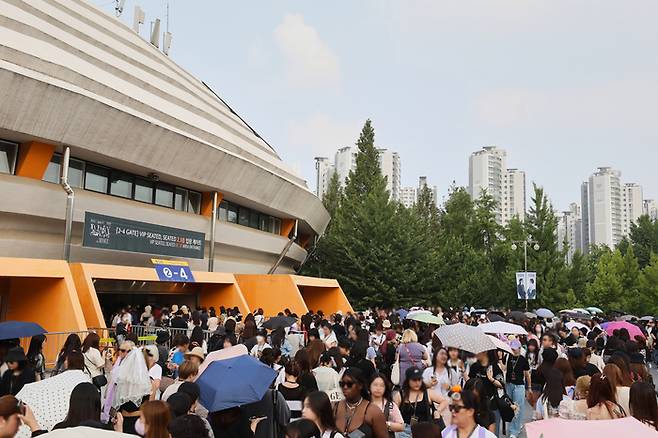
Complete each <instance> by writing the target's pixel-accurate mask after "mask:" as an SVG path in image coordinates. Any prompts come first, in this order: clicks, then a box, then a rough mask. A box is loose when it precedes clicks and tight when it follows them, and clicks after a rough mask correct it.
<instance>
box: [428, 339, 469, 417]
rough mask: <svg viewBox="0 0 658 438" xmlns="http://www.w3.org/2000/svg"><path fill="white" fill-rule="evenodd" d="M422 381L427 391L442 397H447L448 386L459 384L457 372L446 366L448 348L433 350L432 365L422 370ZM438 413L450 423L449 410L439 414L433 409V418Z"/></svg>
mask: <svg viewBox="0 0 658 438" xmlns="http://www.w3.org/2000/svg"><path fill="white" fill-rule="evenodd" d="M423 382H425V386H427V389H428V390H429V392H433V393H435V394H437V395H440V396H441V397H442V398H448V392H449V391H450V388H452V387H453V386H454V385H459V383H460V375H459V373H457V372H453V371H452V370H451V369H450V368H449V367H448V350H446V349H445V348H439V349H437V350H436V351H434V356H432V365H431V366H429V367H427V368H425V370H424V371H423ZM439 415H441V416H442V417H443V421H444V422H445V424H450V411H448V410H445V411H443V412H442V413H440V414H439V412H438V411H435V418H437V419H438V416H439Z"/></svg>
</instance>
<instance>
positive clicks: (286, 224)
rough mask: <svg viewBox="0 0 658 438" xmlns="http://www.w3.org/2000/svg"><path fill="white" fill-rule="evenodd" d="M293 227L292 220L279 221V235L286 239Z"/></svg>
mask: <svg viewBox="0 0 658 438" xmlns="http://www.w3.org/2000/svg"><path fill="white" fill-rule="evenodd" d="M294 226H295V220H294V219H281V235H282V236H283V237H286V238H287V237H288V236H289V235H290V233H291V232H292V229H293V228H294Z"/></svg>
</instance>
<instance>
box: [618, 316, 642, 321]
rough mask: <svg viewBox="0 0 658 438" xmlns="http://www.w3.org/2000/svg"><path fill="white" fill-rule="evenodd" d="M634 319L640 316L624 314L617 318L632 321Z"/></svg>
mask: <svg viewBox="0 0 658 438" xmlns="http://www.w3.org/2000/svg"><path fill="white" fill-rule="evenodd" d="M633 319H638V317H637V316H635V315H624V316H621V317H619V318H617V321H631V320H633Z"/></svg>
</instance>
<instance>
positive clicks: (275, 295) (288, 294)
mask: <svg viewBox="0 0 658 438" xmlns="http://www.w3.org/2000/svg"><path fill="white" fill-rule="evenodd" d="M235 278H236V279H237V280H238V286H239V287H240V290H241V291H242V294H243V295H244V297H245V300H246V301H247V304H248V305H249V308H250V309H251V310H254V309H257V308H259V307H260V308H262V309H263V311H264V312H265V316H276V315H277V314H278V313H279V312H282V311H283V310H284V309H286V308H288V309H290V311H291V312H293V313H296V314H297V315H298V316H302V315H304V314H305V313H307V312H308V308H307V307H306V304H304V300H303V299H302V296H301V295H300V293H299V289H297V286H295V283H294V282H293V281H292V278H291V276H290V275H258V274H238V275H236V276H235Z"/></svg>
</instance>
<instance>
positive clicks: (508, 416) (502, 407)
mask: <svg viewBox="0 0 658 438" xmlns="http://www.w3.org/2000/svg"><path fill="white" fill-rule="evenodd" d="M501 391H502V393H503V394H502V395H500V392H501ZM494 402H495V404H496V406H497V407H498V411H499V412H500V418H502V419H503V421H504V422H506V423H509V422H510V421H512V420H513V419H514V415H515V412H514V402H513V401H512V399H511V398H510V396H509V395H507V392H505V390H504V389H501V390H498V391H496V396H495V400H494Z"/></svg>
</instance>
